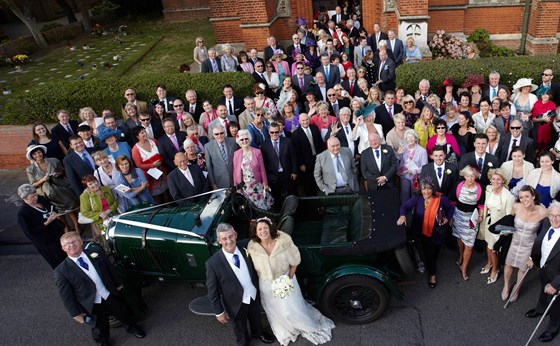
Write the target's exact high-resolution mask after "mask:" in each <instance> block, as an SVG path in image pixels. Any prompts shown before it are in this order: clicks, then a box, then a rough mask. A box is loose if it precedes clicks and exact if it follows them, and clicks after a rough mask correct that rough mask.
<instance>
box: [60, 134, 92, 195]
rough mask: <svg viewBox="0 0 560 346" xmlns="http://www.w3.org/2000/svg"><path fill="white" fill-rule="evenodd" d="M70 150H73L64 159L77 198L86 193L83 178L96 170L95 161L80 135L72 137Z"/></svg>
mask: <svg viewBox="0 0 560 346" xmlns="http://www.w3.org/2000/svg"><path fill="white" fill-rule="evenodd" d="M69 141H70V148H72V149H73V151H72V152H71V153H69V154H68V156H66V157H65V158H64V161H63V163H64V171H65V172H66V176H67V177H68V180H69V181H70V185H71V186H72V190H74V192H75V193H76V195H77V196H80V195H81V194H82V192H84V186H83V185H82V177H84V176H86V175H88V174H93V171H94V170H95V161H94V160H93V158H92V157H91V155H90V154H89V153H88V152H87V150H86V146H85V144H84V140H83V139H82V137H80V136H78V135H73V136H71V137H70V140H69Z"/></svg>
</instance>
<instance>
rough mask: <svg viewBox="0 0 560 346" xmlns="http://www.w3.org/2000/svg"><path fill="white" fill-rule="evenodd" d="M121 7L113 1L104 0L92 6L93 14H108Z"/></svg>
mask: <svg viewBox="0 0 560 346" xmlns="http://www.w3.org/2000/svg"><path fill="white" fill-rule="evenodd" d="M119 8H120V6H119V5H117V4H115V3H114V2H112V1H103V2H102V3H101V4H99V5H96V6H93V7H92V8H91V14H92V16H100V15H107V14H111V13H113V12H115V11H116V10H118V9H119Z"/></svg>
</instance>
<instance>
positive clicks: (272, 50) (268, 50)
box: [264, 36, 286, 62]
mask: <svg viewBox="0 0 560 346" xmlns="http://www.w3.org/2000/svg"><path fill="white" fill-rule="evenodd" d="M266 41H267V42H268V46H266V47H265V48H264V61H265V62H268V61H269V60H270V59H272V56H273V55H274V54H276V51H277V50H281V51H283V52H285V51H286V50H285V49H284V47H283V46H282V45H281V44H277V43H276V37H274V36H270V37H269V38H268V39H267V40H266Z"/></svg>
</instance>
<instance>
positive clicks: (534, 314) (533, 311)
mask: <svg viewBox="0 0 560 346" xmlns="http://www.w3.org/2000/svg"><path fill="white" fill-rule="evenodd" d="M542 314H543V313H542V312H538V311H537V309H531V310H529V311H527V313H526V314H525V317H529V318H535V317H539V316H542Z"/></svg>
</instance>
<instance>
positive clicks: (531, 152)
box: [496, 119, 535, 165]
mask: <svg viewBox="0 0 560 346" xmlns="http://www.w3.org/2000/svg"><path fill="white" fill-rule="evenodd" d="M522 130H523V124H522V123H521V121H520V120H517V119H515V120H512V121H510V123H509V133H506V134H504V135H502V136H500V144H499V145H498V149H497V150H496V156H497V157H498V160H499V162H500V165H502V163H504V162H506V161H509V160H511V150H512V149H513V148H514V147H520V148H521V149H523V152H524V153H525V160H526V161H528V162H531V163H535V145H534V142H533V140H532V139H531V138H529V136H527V134H524V133H523V131H522Z"/></svg>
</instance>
